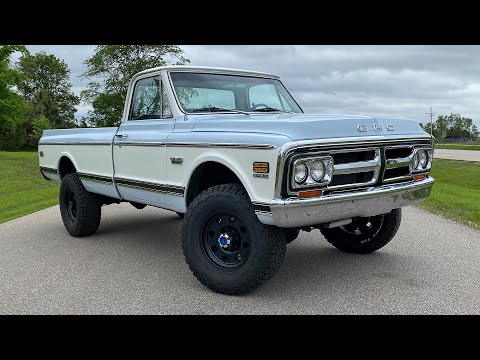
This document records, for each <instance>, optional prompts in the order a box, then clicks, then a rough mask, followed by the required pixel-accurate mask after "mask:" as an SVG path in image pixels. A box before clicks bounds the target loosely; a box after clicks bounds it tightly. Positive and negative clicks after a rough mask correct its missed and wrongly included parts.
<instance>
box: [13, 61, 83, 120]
mask: <svg viewBox="0 0 480 360" xmlns="http://www.w3.org/2000/svg"><path fill="white" fill-rule="evenodd" d="M17 67H18V70H19V71H20V72H21V73H22V74H23V75H24V80H23V81H22V82H21V85H20V91H21V93H22V95H23V97H24V98H25V100H27V101H28V102H29V103H30V104H31V107H32V111H31V114H30V122H33V120H34V119H38V118H40V117H42V116H44V117H46V118H47V119H48V122H49V123H50V126H51V127H53V128H71V127H75V126H76V122H75V112H76V107H77V106H78V104H79V103H80V98H79V97H78V96H76V95H75V94H74V93H73V92H72V84H71V83H70V69H69V68H68V65H67V64H66V63H65V61H63V60H61V59H59V58H57V57H56V56H55V55H52V54H46V53H44V52H39V53H37V54H35V55H31V54H28V53H26V54H23V55H22V56H21V57H20V59H19V61H18V64H17Z"/></svg>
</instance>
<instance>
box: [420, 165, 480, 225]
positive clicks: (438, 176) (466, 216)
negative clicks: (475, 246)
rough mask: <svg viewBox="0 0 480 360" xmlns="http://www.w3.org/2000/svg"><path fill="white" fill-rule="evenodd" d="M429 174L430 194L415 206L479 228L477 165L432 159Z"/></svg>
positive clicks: (479, 182)
mask: <svg viewBox="0 0 480 360" xmlns="http://www.w3.org/2000/svg"><path fill="white" fill-rule="evenodd" d="M431 175H432V176H433V177H434V178H435V180H436V181H435V184H434V185H433V189H432V192H431V195H430V197H429V198H428V200H426V201H424V202H421V203H420V204H418V206H419V207H421V208H424V209H427V210H429V211H431V212H433V213H435V214H439V215H442V216H444V217H447V218H450V219H453V220H458V221H460V222H462V223H464V224H467V225H470V226H473V227H477V228H480V164H479V163H474V162H468V161H454V160H440V159H435V160H434V161H433V168H432V172H431Z"/></svg>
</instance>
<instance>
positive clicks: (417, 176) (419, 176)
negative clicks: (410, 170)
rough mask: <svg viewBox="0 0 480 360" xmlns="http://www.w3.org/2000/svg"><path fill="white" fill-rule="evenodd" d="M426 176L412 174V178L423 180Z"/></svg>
mask: <svg viewBox="0 0 480 360" xmlns="http://www.w3.org/2000/svg"><path fill="white" fill-rule="evenodd" d="M425 178H426V175H413V180H423V179H425Z"/></svg>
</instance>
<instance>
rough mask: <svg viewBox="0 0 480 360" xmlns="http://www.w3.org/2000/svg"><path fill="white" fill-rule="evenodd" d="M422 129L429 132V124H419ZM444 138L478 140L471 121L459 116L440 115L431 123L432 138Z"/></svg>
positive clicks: (475, 129)
mask: <svg viewBox="0 0 480 360" xmlns="http://www.w3.org/2000/svg"><path fill="white" fill-rule="evenodd" d="M420 125H421V126H422V128H423V129H424V130H425V131H427V132H430V123H427V124H422V123H421V124H420ZM444 133H445V134H446V136H453V137H456V138H463V139H464V140H476V139H478V136H479V132H478V128H477V127H476V126H475V125H474V124H473V120H472V119H470V118H466V117H463V116H461V115H460V114H450V115H440V116H439V117H438V118H437V120H436V121H435V122H434V123H433V136H435V137H436V138H437V139H440V138H442V137H443V134H444Z"/></svg>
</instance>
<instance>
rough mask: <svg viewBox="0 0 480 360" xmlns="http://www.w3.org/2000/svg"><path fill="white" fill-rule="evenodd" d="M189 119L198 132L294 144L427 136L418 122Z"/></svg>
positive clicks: (282, 116) (284, 116) (356, 117)
mask: <svg viewBox="0 0 480 360" xmlns="http://www.w3.org/2000/svg"><path fill="white" fill-rule="evenodd" d="M188 118H189V119H191V120H193V121H194V126H193V129H192V131H194V132H227V133H257V134H258V133H264V134H272V135H283V136H287V137H289V138H290V139H292V140H294V141H297V140H311V139H326V138H340V137H364V136H375V135H379V136H380V135H381V136H384V135H390V136H395V135H398V136H399V137H401V136H402V135H426V133H425V131H423V129H422V128H421V127H420V124H419V123H418V122H417V121H415V120H405V119H387V118H379V117H373V116H360V115H324V114H258V115H257V114H253V115H250V116H246V115H242V114H212V115H188ZM359 129H360V130H362V131H360V130H359ZM380 129H383V130H380Z"/></svg>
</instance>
